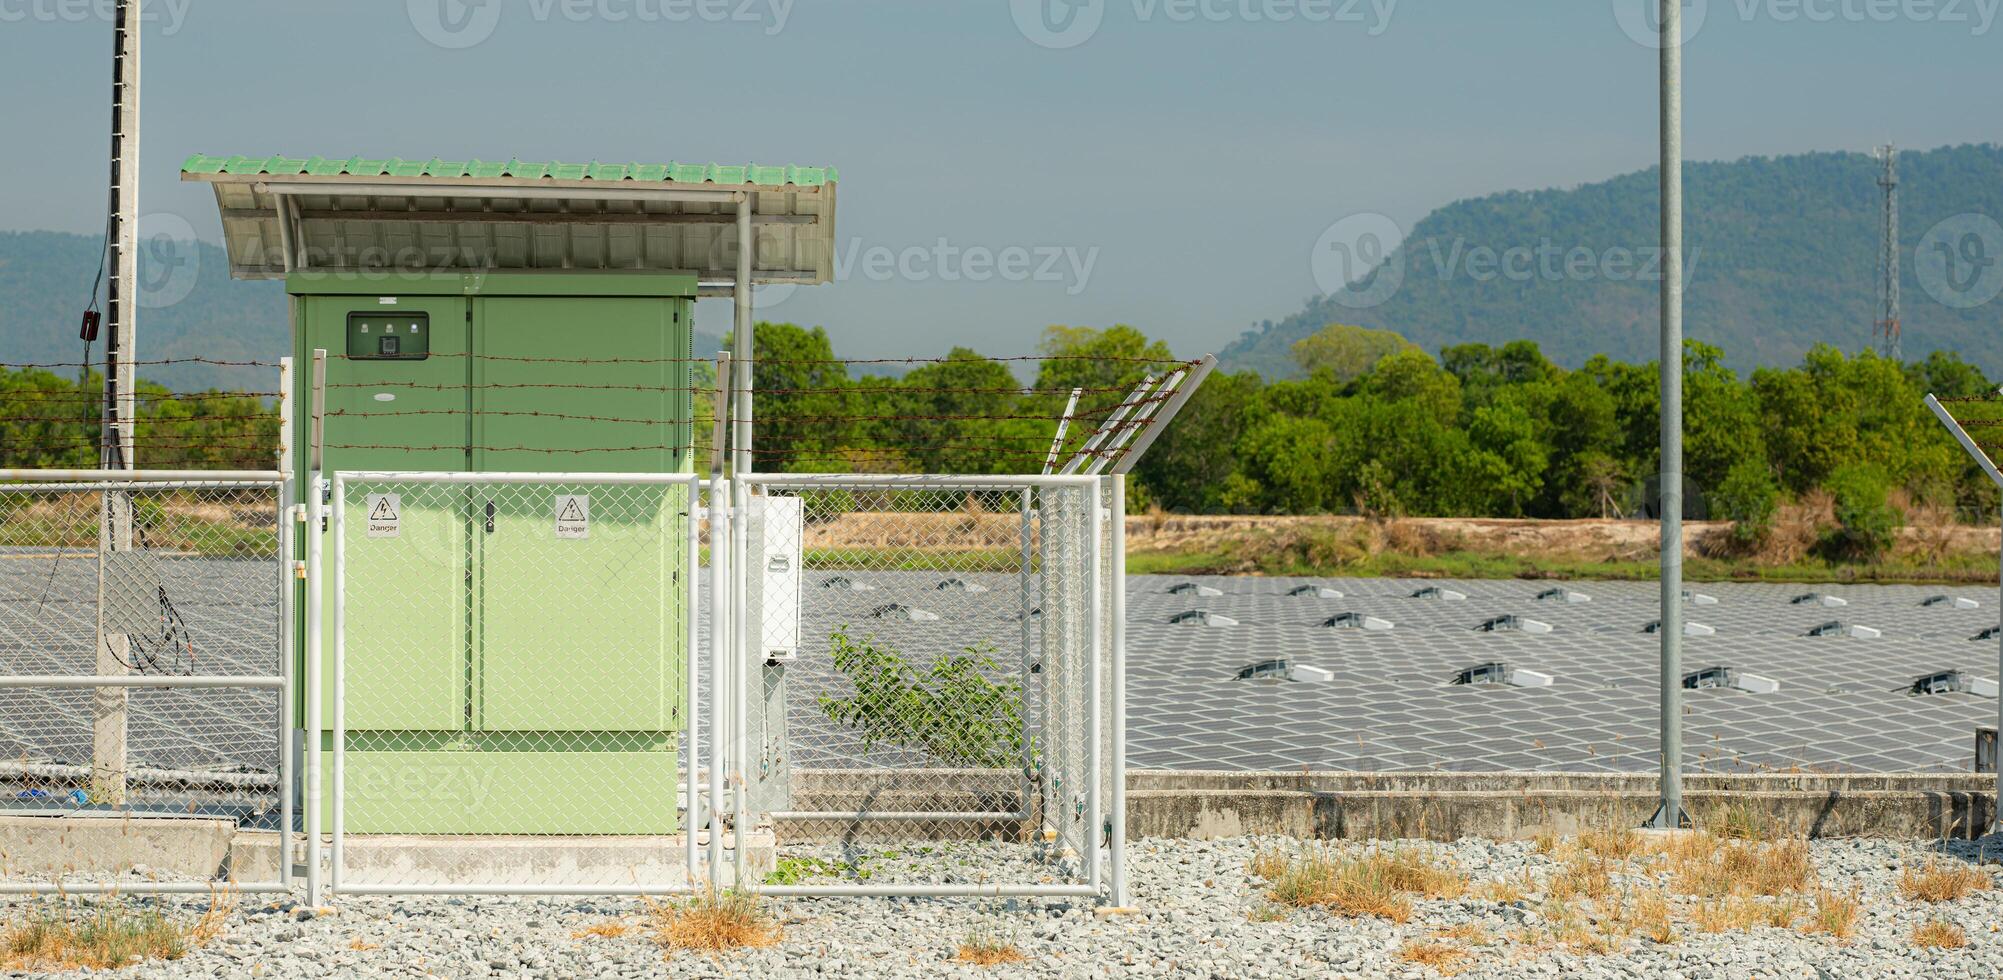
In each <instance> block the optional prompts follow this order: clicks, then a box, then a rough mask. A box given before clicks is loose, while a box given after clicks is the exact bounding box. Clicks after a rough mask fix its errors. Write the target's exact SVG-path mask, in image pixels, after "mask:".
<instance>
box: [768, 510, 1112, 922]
mask: <svg viewBox="0 0 2003 980" xmlns="http://www.w3.org/2000/svg"><path fill="white" fill-rule="evenodd" d="M741 483H742V484H743V486H744V489H745V490H746V492H745V493H743V494H742V495H741V497H740V500H741V503H742V504H743V507H742V519H743V520H744V521H745V522H746V525H747V526H746V533H745V534H744V535H743V540H744V541H745V542H746V544H745V547H744V549H743V551H744V553H745V556H746V558H747V560H746V561H745V562H744V563H743V564H742V566H741V568H740V569H739V574H738V575H737V576H736V579H737V583H738V587H739V589H740V591H741V593H742V595H743V597H744V602H743V607H742V612H741V617H742V619H741V622H742V623H743V624H744V628H742V629H741V630H740V631H739V634H740V635H739V636H738V637H737V642H736V646H737V648H738V650H739V651H740V652H741V655H742V660H741V661H740V662H741V663H742V664H744V666H745V668H746V669H745V671H744V683H743V685H742V696H743V697H742V704H743V706H744V718H743V725H742V734H741V736H740V739H741V742H740V744H741V745H742V746H743V758H742V759H740V760H737V761H738V762H740V763H741V764H742V771H743V774H744V775H743V778H744V781H745V783H746V785H747V787H748V792H747V794H746V801H745V804H744V805H745V807H746V808H747V811H748V812H745V813H743V814H740V821H741V822H746V823H750V822H756V821H757V820H759V819H760V818H761V817H762V818H769V819H771V820H772V821H773V822H774V825H775V828H776V829H777V830H778V832H779V834H780V836H781V839H782V840H818V841H828V840H839V841H843V842H853V843H862V842H875V843H881V842H891V841H925V840H939V839H955V838H986V839H990V840H996V841H1003V842H1010V843H1016V844H1021V845H1024V846H1026V847H1028V848H1031V849H1033V850H1034V851H1035V852H1036V853H1037V854H1038V855H1039V856H1041V857H1042V858H1043V859H1044V862H1045V863H1044V864H1043V865H1041V866H1040V870H1039V872H1038V881H1036V882H1027V881H1005V880H998V881H993V882H985V881H979V882H962V884H964V885H966V886H968V887H969V889H970V890H983V889H986V890H993V889H997V888H998V889H1005V890H1018V891H1020V892H1022V893H1032V892H1035V891H1037V890H1039V889H1045V888H1047V889H1049V890H1052V891H1065V890H1075V891H1077V892H1079V893H1081V894H1082V893H1087V892H1088V891H1089V892H1092V893H1096V890H1097V888H1098V886H1099V884H1100V878H1101V874H1102V870H1101V868H1100V863H1099V861H1097V860H1096V857H1097V856H1098V855H1099V853H1100V847H1101V845H1102V843H1103V841H1104V839H1105V836H1106V835H1105V830H1106V827H1107V824H1108V822H1109V820H1110V819H1111V814H1110V810H1109V808H1108V806H1107V802H1106V801H1107V795H1108V786H1109V779H1110V774H1111V773H1112V772H1114V771H1115V766H1116V760H1114V759H1113V758H1112V755H1111V752H1110V751H1109V745H1108V743H1109V737H1110V734H1109V733H1110V728H1109V726H1110V722H1111V719H1112V717H1113V715H1112V714H1111V712H1112V711H1114V710H1117V706H1115V705H1111V704H1109V703H1108V701H1107V700H1106V699H1107V697H1108V694H1109V692H1108V689H1107V687H1106V684H1105V681H1106V679H1107V673H1106V671H1107V669H1108V668H1107V664H1108V661H1107V660H1106V658H1105V657H1104V656H1103V654H1104V653H1105V650H1104V645H1105V643H1106V641H1107V639H1108V637H1109V634H1108V633H1107V632H1106V629H1107V619H1106V616H1105V612H1106V609H1105V601H1104V600H1105V596H1106V593H1107V590H1109V589H1114V588H1117V587H1118V576H1117V575H1116V574H1112V573H1110V572H1109V566H1107V565H1106V564H1105V563H1106V561H1107V554H1106V549H1105V546H1104V535H1106V534H1108V533H1109V532H1108V530H1107V524H1108V522H1107V521H1106V520H1105V519H1104V514H1103V505H1104V501H1103V499H1102V490H1103V487H1104V486H1105V482H1104V481H1103V480H1101V479H1098V478H1091V477H1049V478H1013V477H994V478H955V477H861V476H844V477H827V478H812V477H776V476H775V477H766V476H756V477H750V478H747V479H746V480H744V481H741ZM942 884H943V883H941V882H915V881H914V882H896V881H889V882H884V881H876V882H871V883H869V884H867V885H862V884H857V885H853V886H849V887H846V888H841V889H839V890H843V891H880V892H885V893H900V892H912V891H919V890H927V889H937V888H939V887H942ZM772 890H773V891H774V892H775V893H784V892H798V893H815V892H817V891H832V890H836V889H835V888H815V887H811V886H809V887H798V888H784V887H782V888H775V889H772Z"/></svg>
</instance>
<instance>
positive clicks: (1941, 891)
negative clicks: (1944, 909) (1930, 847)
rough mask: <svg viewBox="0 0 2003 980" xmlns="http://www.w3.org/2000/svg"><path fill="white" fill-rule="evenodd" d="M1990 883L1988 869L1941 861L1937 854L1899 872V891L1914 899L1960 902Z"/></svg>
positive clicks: (1917, 900)
mask: <svg viewBox="0 0 2003 980" xmlns="http://www.w3.org/2000/svg"><path fill="white" fill-rule="evenodd" d="M1993 883H1994V882H1993V880H1992V879H1991V878H1990V877H1989V872H1987V871H1984V870H1982V869H1981V868H1976V867H1971V866H1969V865H1965V864H1958V863H1949V862H1944V861H1942V860H1941V859H1940V858H1939V857H1938V856H1929V857H1928V858H1927V859H1926V861H1925V862H1924V863H1922V864H1919V865H1910V864H1909V865H1906V867H1905V869H1904V870H1902V871H1900V872H1899V894H1900V895H1901V896H1904V897H1905V898H1907V899H1909V900H1912V901H1915V902H1936V903H1937V902H1955V901H1960V900H1961V899H1964V898H1967V897H1968V896H1969V894H1970V893H1971V892H1978V891H1982V890H1984V889H1986V888H1988V887H1990V885H1992V884H1993Z"/></svg>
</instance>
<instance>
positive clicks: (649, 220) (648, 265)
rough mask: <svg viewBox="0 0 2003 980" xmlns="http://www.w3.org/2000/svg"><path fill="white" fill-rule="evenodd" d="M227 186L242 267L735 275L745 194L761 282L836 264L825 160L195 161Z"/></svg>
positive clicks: (221, 199)
mask: <svg viewBox="0 0 2003 980" xmlns="http://www.w3.org/2000/svg"><path fill="white" fill-rule="evenodd" d="M181 179H182V180H187V181H205V182H207V183H209V184H211V185H212V186H213V187H214V188H215V193H216V203H217V205H218V206H219V207H220V208H221V209H222V219H223V237H224V244H225V247H226V248H227V249H228V252H229V258H230V274H231V275H233V276H235V277H237V278H239V279H275V278H281V277H283V276H284V275H285V274H286V273H287V272H289V271H343V270H370V269H427V270H450V269H493V270H500V269H507V270H574V269H583V270H620V269H632V270H643V271H651V272H685V273H693V274H695V275H696V276H697V277H698V278H699V279H700V280H701V281H702V282H703V284H704V291H705V293H708V294H719V293H720V294H728V293H729V292H730V291H731V288H730V287H731V283H732V282H734V280H735V277H736V275H737V271H738V269H737V254H738V232H739V229H738V227H737V221H738V214H737V206H738V202H739V200H740V198H742V199H744V200H746V201H747V203H748V205H749V211H750V221H751V232H752V240H753V243H754V245H753V248H752V281H753V282H754V283H759V284H763V283H800V284H813V283H822V282H827V281H828V280H829V279H831V278H833V273H834V218H835V184H836V181H837V177H836V173H835V170H834V169H833V168H831V167H830V168H823V167H773V166H758V165H755V164H753V165H746V166H719V165H716V164H680V163H664V164H639V163H559V162H548V163H524V162H521V161H519V160H515V161H509V162H507V163H489V162H482V161H478V160H472V161H444V160H429V161H421V160H400V159H364V158H360V157H356V158H351V159H347V160H333V159H328V158H324V157H311V158H307V157H211V156H201V155H197V156H193V157H190V158H189V159H188V161H187V162H186V163H184V164H182V165H181Z"/></svg>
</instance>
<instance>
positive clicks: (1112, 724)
mask: <svg viewBox="0 0 2003 980" xmlns="http://www.w3.org/2000/svg"><path fill="white" fill-rule="evenodd" d="M1125 482H1126V478H1125V475H1124V474H1123V473H1122V474H1119V475H1114V476H1102V475H1098V474H1058V475H1051V474H1044V475H1033V474H997V475H993V476H974V475H959V474H955V475H940V474H901V473H892V474H882V473H743V474H738V475H736V476H735V477H734V478H733V479H732V480H731V484H730V485H731V488H732V492H733V494H734V497H733V510H734V511H735V512H736V514H737V515H739V516H741V515H743V514H744V513H745V511H746V509H747V508H748V506H749V498H750V496H751V491H752V490H753V489H754V488H773V487H777V488H780V489H815V488H825V487H834V488H872V489H874V488H882V489H886V490H896V489H911V490H953V489H961V488H964V489H970V490H1029V491H1034V490H1038V489H1042V488H1048V487H1073V488H1077V487H1084V488H1090V489H1091V491H1092V519H1091V522H1090V523H1091V527H1092V540H1091V541H1090V542H1088V543H1087V546H1086V549H1085V551H1086V554H1087V556H1088V557H1087V561H1088V562H1089V565H1088V568H1087V570H1086V571H1087V578H1088V581H1089V582H1090V599H1089V608H1090V610H1091V615H1090V621H1089V622H1088V623H1087V626H1086V628H1087V629H1089V630H1090V636H1091V641H1090V644H1089V651H1088V654H1087V673H1086V703H1085V704H1084V705H1083V706H1082V708H1083V710H1082V712H1081V713H1082V715H1083V716H1084V717H1085V718H1089V719H1091V721H1090V722H1089V727H1090V729H1091V731H1090V737H1089V739H1088V749H1087V758H1088V759H1089V762H1088V763H1087V766H1086V768H1087V769H1089V771H1090V773H1091V792H1090V795H1089V797H1088V806H1089V810H1088V812H1089V814H1090V816H1089V818H1088V821H1087V823H1088V827H1089V832H1090V834H1091V837H1092V841H1093V846H1092V848H1091V852H1092V853H1088V854H1081V855H1079V861H1080V863H1081V864H1082V865H1083V877H1084V879H1085V880H1084V882H1083V883H1079V884H1036V883H995V884H951V885H936V884H935V885H927V884H916V883H905V884H896V883H886V884H880V885H863V884H845V885H769V886H765V887H761V888H759V889H758V892H759V894H761V895H771V896H775V897H872V896H875V897H885V896H903V897H914V898H915V897H928V898H929V897H961V896H966V897H1026V898H1093V899H1100V900H1103V901H1107V902H1109V903H1110V904H1112V905H1114V906H1124V905H1125V904H1126V901H1127V897H1128V889H1127V881H1126V860H1125V854H1124V853H1123V852H1124V850H1125V847H1126V816H1127V814H1126V792H1125V783H1126V769H1127V767H1126V720H1127V719H1126V715H1127V711H1126V651H1125V644H1126V630H1125V628H1124V624H1123V623H1122V622H1121V618H1122V617H1123V615H1124V612H1125V606H1126V603H1125V599H1124V590H1125V588H1126V568H1125V562H1124V560H1123V559H1124V558H1125V555H1126V521H1125V519H1124V518H1125V514H1124V502H1125ZM1115 505H1118V506H1120V507H1121V508H1122V509H1121V510H1113V511H1111V513H1110V514H1109V508H1111V507H1113V506H1115ZM734 523H736V524H737V525H739V527H740V529H741V526H742V525H743V524H744V522H743V521H737V522H734ZM1109 532H1110V540H1109ZM740 533H741V530H740ZM732 548H733V551H734V552H735V553H736V554H737V555H738V557H739V558H741V559H742V558H747V557H748V556H747V552H748V551H749V542H748V539H744V538H738V537H733V538H732ZM1108 557H1111V558H1113V559H1114V562H1113V563H1112V564H1111V565H1110V566H1109V565H1108V563H1107V558H1108ZM747 564H748V561H747V560H738V561H733V562H732V565H733V566H734V567H733V572H734V573H735V574H733V575H732V576H731V577H730V590H731V592H732V593H733V595H732V601H731V602H730V603H729V606H730V619H731V628H730V630H729V640H728V644H729V650H730V654H731V655H730V657H729V658H728V661H729V664H730V666H729V667H728V668H727V670H728V672H729V674H730V685H729V686H730V693H731V698H730V702H729V703H730V705H731V707H730V711H731V715H732V724H733V726H737V727H733V728H731V729H730V731H731V733H732V740H731V751H730V752H729V755H728V757H727V759H726V762H725V765H726V766H728V767H729V771H730V773H731V777H732V783H733V784H734V786H736V787H737V789H738V792H737V793H736V795H735V798H734V799H733V800H732V801H731V813H732V816H733V821H734V823H735V825H736V826H737V827H739V828H745V827H750V826H753V825H754V824H755V823H756V821H757V819H758V818H759V817H761V816H764V817H769V818H770V819H773V820H775V821H776V820H779V819H827V820H857V821H863V820H883V819H891V820H895V819H905V818H907V817H908V816H909V815H906V814H892V813H848V812H836V811H786V810H782V811H776V812H773V813H769V814H762V815H761V814H756V813H752V812H750V811H748V810H747V808H746V804H747V798H746V794H745V793H743V791H742V787H743V785H744V779H743V765H744V763H743V759H742V758H740V757H739V754H740V753H746V754H748V751H749V750H748V747H747V746H746V743H745V732H744V731H743V729H742V727H741V722H742V720H743V718H744V717H745V716H746V713H747V712H748V710H749V701H748V698H749V696H750V695H749V691H750V685H749V684H747V683H745V677H746V675H747V674H748V672H749V668H750V664H751V662H752V636H753V635H754V634H755V633H756V630H755V629H753V627H752V624H748V623H746V622H744V619H745V617H746V616H748V615H749V610H748V608H747V606H748V604H747V603H746V602H745V601H744V600H745V598H746V597H747V589H748V586H749V583H748V581H747V579H746V578H745V576H744V569H745V566H746V565H747ZM1108 572H1110V576H1109V575H1108V574H1107V573H1108ZM1109 700H1110V702H1111V703H1110V707H1111V709H1112V710H1111V711H1110V712H1106V711H1105V710H1104V709H1105V707H1106V706H1107V705H1108V701H1109ZM1106 714H1110V715H1111V717H1105V715H1106ZM1107 755H1110V756H1111V758H1110V759H1108V758H1106V756H1107ZM1108 772H1111V773H1112V774H1114V777H1113V778H1112V779H1107V778H1106V776H1107V773H1108ZM950 816H951V817H952V818H953V819H955V820H960V819H980V818H982V817H984V816H988V817H991V816H994V815H993V814H979V813H968V814H957V813H956V814H951V815H950ZM1007 816H1008V817H1010V818H1011V819H1021V820H1028V819H1030V818H1031V816H1033V807H1032V805H1031V800H1030V798H1029V797H1025V798H1024V800H1023V812H1019V813H1012V814H1008V815H1007ZM1107 827H1110V828H1111V829H1110V832H1107V831H1106V830H1105V828H1107ZM1102 852H1103V853H1104V857H1103V858H1102ZM738 860H739V861H740V862H742V861H743V852H742V850H741V849H740V851H739V855H738ZM740 868H741V864H740ZM740 880H741V879H740Z"/></svg>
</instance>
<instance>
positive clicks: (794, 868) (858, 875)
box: [765, 857, 869, 885]
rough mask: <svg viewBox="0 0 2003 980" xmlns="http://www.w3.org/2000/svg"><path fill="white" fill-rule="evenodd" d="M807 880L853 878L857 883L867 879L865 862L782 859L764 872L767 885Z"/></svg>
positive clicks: (789, 883)
mask: <svg viewBox="0 0 2003 980" xmlns="http://www.w3.org/2000/svg"><path fill="white" fill-rule="evenodd" d="M808 878H853V879H855V880H857V881H867V880H868V879H869V865H868V863H867V862H857V863H853V864H852V863H850V862H848V861H830V860H827V859H826V858H817V857H783V858H780V859H779V860H778V861H777V862H775V863H774V864H773V866H772V870H771V871H768V872H766V874H765V883H766V884H768V885H797V884H799V883H801V882H803V881H805V880H807V879H808Z"/></svg>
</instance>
